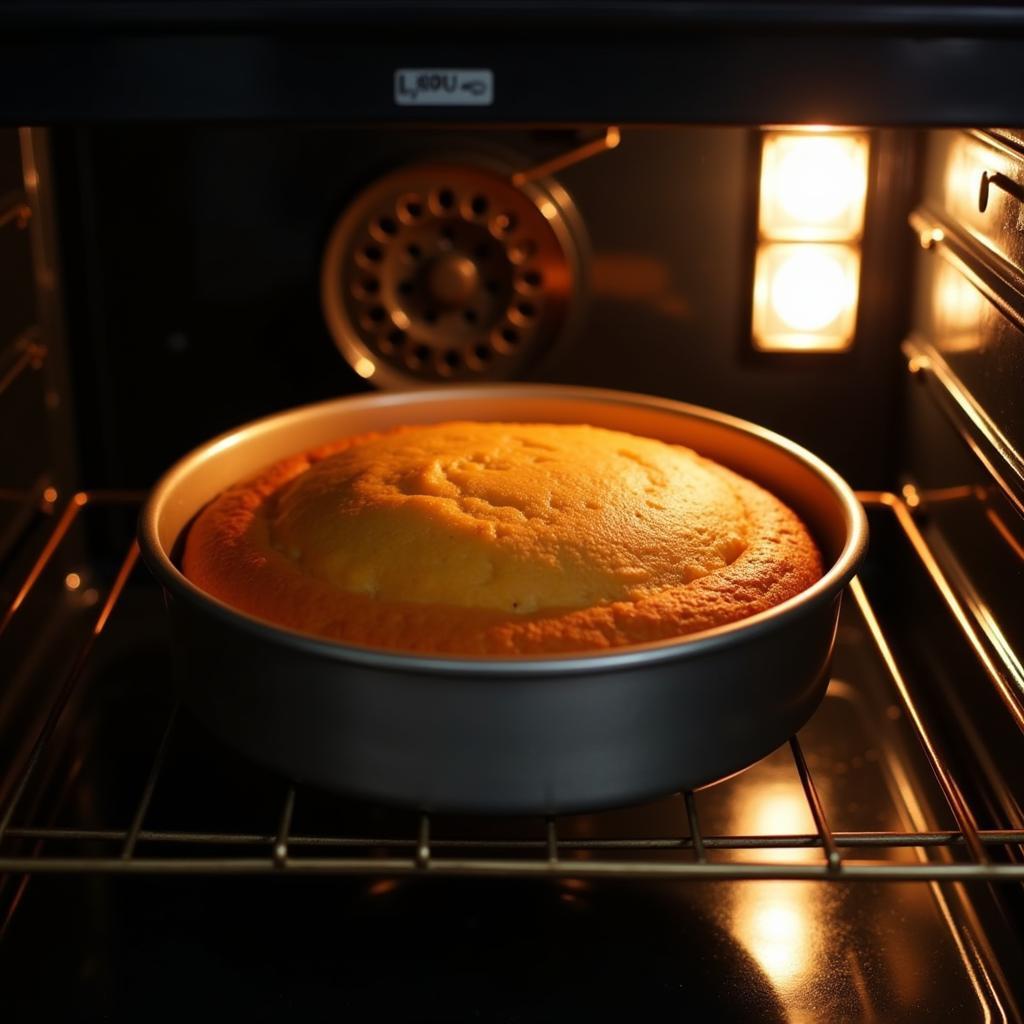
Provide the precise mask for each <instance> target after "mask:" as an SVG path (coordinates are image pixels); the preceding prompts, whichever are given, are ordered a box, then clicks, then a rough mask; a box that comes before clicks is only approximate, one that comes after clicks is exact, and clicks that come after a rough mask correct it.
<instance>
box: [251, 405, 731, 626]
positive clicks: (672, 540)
mask: <svg viewBox="0 0 1024 1024" xmlns="http://www.w3.org/2000/svg"><path fill="white" fill-rule="evenodd" d="M275 497H276V500H275V501H274V504H273V508H272V509H268V526H269V537H270V542H271V544H272V545H273V547H274V548H276V549H277V550H278V551H279V552H280V553H281V554H283V555H284V556H286V557H287V558H289V559H290V560H292V561H293V562H294V563H295V564H296V566H297V567H300V568H301V569H302V570H303V571H304V572H306V573H308V574H309V575H310V576H313V577H316V578H318V579H321V580H323V581H325V582H328V583H330V584H332V585H334V586H336V587H338V588H340V589H342V590H345V591H348V592H350V593H358V594H364V595H368V596H371V597H374V598H377V599H380V600H383V601H401V602H408V601H412V602H430V603H435V604H443V605H453V606H459V607H471V608H488V609H494V610H502V611H505V612H509V613H516V614H529V613H533V612H538V611H543V610H547V609H556V608H559V609H574V608H587V607H590V606H592V605H595V604H601V603H604V602H611V601H622V600H632V599H635V598H637V597H639V596H641V595H644V594H648V593H653V592H656V591H658V590H662V589H664V588H667V587H673V586H677V585H680V584H686V583H691V582H693V581H694V580H697V579H699V578H701V577H702V576H705V575H707V574H709V573H713V572H715V571H717V570H719V569H722V568H724V567H725V566H727V565H729V564H731V563H732V562H733V561H734V560H735V559H736V558H737V557H738V556H739V555H740V554H741V553H742V551H743V550H744V548H745V546H746V542H747V529H748V522H747V516H746V511H745V508H744V505H743V503H742V501H741V500H740V499H739V497H738V495H737V494H736V486H735V478H733V477H731V476H728V475H726V474H725V473H723V472H722V469H721V467H719V466H717V465H716V464H715V463H712V462H709V461H707V460H705V459H703V458H701V457H700V456H698V455H696V454H695V453H694V452H692V451H690V450H689V449H686V448H681V447H677V446H673V445H668V444H665V443H664V442H661V441H655V440H651V439H649V438H642V437H635V436H633V435H630V434H625V433H621V432H619V431H614V430H605V429H601V428H598V427H590V426H574V425H558V426H551V425H545V424H514V423H442V424H438V425H433V426H424V427H417V428H411V429H402V430H398V431H392V432H390V433H387V434H381V435H378V436H375V437H371V438H369V439H368V440H366V441H364V442H363V443H361V444H358V445H354V446H352V447H348V448H346V449H344V450H342V451H340V452H338V453H337V454H334V455H330V456H328V457H326V458H323V459H321V460H319V461H317V462H315V463H313V464H312V465H311V466H310V468H309V469H308V470H307V471H306V472H304V473H301V474H300V475H299V476H298V477H296V478H295V479H294V480H293V481H292V482H291V483H289V484H287V485H286V486H285V487H283V488H282V489H281V490H280V491H279V492H278V493H277V495H276V496H275Z"/></svg>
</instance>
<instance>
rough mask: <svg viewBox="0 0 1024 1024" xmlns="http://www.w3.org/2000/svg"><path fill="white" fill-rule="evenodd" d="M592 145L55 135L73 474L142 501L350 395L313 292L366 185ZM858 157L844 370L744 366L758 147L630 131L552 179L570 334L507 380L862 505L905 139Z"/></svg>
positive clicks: (809, 363)
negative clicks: (76, 411)
mask: <svg viewBox="0 0 1024 1024" xmlns="http://www.w3.org/2000/svg"><path fill="white" fill-rule="evenodd" d="M601 131H603V129H600V128H596V127H595V128H587V129H579V130H564V131H555V130H546V131H542V132H540V131H538V132H525V131H493V130H490V131H479V132H473V133H462V134H459V135H453V134H447V133H446V134H442V133H439V132H430V131H425V130H417V131H395V130H389V131H387V132H381V131H366V130H338V129H327V128H307V127H301V128H297V127H288V128H283V127H281V128H263V129H254V128H230V129H225V128H218V129H217V130H216V131H214V130H211V129H205V128H196V127H177V126H163V127H161V128H160V129H159V130H154V129H151V128H141V127H106V128H99V129H75V130H69V131H57V132H56V133H55V144H56V148H57V156H58V161H57V166H58V168H59V169H60V170H61V172H62V178H61V188H60V191H59V199H60V213H61V218H62V229H63V239H64V244H65V247H66V250H67V251H66V253H65V263H66V266H69V267H70V266H73V267H74V268H75V275H74V276H73V277H72V276H71V275H69V279H68V281H67V283H66V289H67V292H68V305H69V313H70V324H71V326H70V338H71V347H72V359H73V363H74V368H75V371H76V377H77V379H78V380H80V381H82V382H83V383H82V384H80V385H79V388H78V391H79V394H78V399H79V402H80V416H79V423H80V430H79V438H80V446H81V449H82V457H83V462H84V465H83V472H84V474H85V476H86V477H87V478H89V479H90V480H95V481H97V482H98V483H105V484H111V485H114V484H116V485H118V486H125V485H146V484H148V483H150V482H151V481H152V480H153V479H154V478H155V477H156V476H157V475H158V474H159V472H160V471H161V470H162V469H163V468H164V467H165V466H166V465H167V464H168V463H169V462H170V461H172V460H173V459H174V458H175V457H177V456H178V455H180V454H182V453H183V452H185V451H187V450H188V449H189V448H190V447H191V446H193V445H194V444H196V443H198V442H200V441H202V440H203V439H205V438H207V437H209V436H211V435H213V434H216V433H217V432H219V431H222V430H225V429H227V428H228V427H230V426H233V425H235V424H237V423H239V422H242V421H245V420H247V419H250V418H253V417H255V416H259V415H262V414H264V413H268V412H271V411H274V410H277V409H281V408H285V407H287V406H290V405H295V404H298V403H303V402H310V401H316V400H319V399H323V398H328V397H333V396H337V395H340V394H347V393H351V392H355V391H361V390H365V389H367V388H368V387H369V386H370V385H369V384H368V383H367V382H366V381H365V380H363V379H362V378H361V377H360V376H359V374H357V373H356V372H355V371H354V370H353V369H352V368H351V367H350V365H349V364H348V363H347V362H346V360H345V359H344V358H343V357H342V355H341V354H340V353H339V351H338V348H337V347H336V345H335V340H334V338H333V337H332V334H331V331H330V330H329V328H328V325H327V323H326V322H325V319H324V315H323V312H322V308H321V297H320V275H321V263H322V259H323V254H324V248H325V245H326V244H327V241H328V238H329V237H330V233H331V230H332V228H333V227H334V225H335V223H336V222H337V220H338V218H339V217H340V216H341V215H342V214H343V212H344V211H345V210H346V208H347V207H348V206H349V204H350V203H351V201H352V200H353V199H354V198H355V197H356V196H358V195H359V194H360V193H361V192H362V191H363V190H364V189H365V188H367V187H368V186H370V185H371V184H372V183H374V182H375V181H377V180H378V179H379V178H380V177H381V176H382V175H385V174H387V173H389V172H391V171H393V170H394V169H396V168H398V167H401V166H403V165H406V164H410V163H416V162H421V161H424V160H429V159H436V158H437V157H438V155H439V154H440V155H448V154H452V153H459V154H473V155H475V156H478V158H479V159H481V160H483V161H489V162H495V161H497V162H499V163H503V164H507V165H509V166H518V167H534V166H537V165H543V164H544V163H545V162H546V161H550V160H553V159H555V158H557V157H558V156H559V155H561V154H564V153H565V152H567V151H571V150H573V149H575V148H576V147H578V146H580V145H581V144H582V143H585V142H587V141H588V140H591V139H593V138H595V137H596V136H599V135H600V133H601ZM872 144H873V159H872V180H871V182H870V185H869V192H868V212H867V225H866V230H865V237H864V244H863V275H862V280H861V295H860V308H859V314H858V323H857V331H856V337H855V341H854V345H853V347H852V348H851V350H850V351H849V352H846V353H836V354H821V355H818V354H807V355H805V354H784V355H775V354H770V355H769V354H760V353H756V354H755V353H753V352H752V349H751V344H750V319H751V290H752V277H753V259H754V248H755V229H754V218H755V213H756V190H757V163H756V153H757V148H758V133H756V132H753V131H751V130H749V129H745V128H744V129H740V128H650V129H626V130H623V132H622V138H621V143H620V144H619V145H618V146H617V148H614V149H611V150H608V151H605V152H600V153H598V154H596V155H594V156H592V157H590V158H589V159H586V160H583V161H581V162H579V163H576V164H575V165H573V166H570V167H567V168H565V169H563V170H560V171H558V172H557V173H555V174H554V176H553V180H554V182H555V183H556V184H557V185H559V186H561V187H562V188H564V190H565V192H566V195H567V196H568V198H569V200H570V201H571V204H572V207H573V208H574V210H575V214H576V215H577V216H578V226H577V230H576V232H575V237H576V241H577V242H578V246H577V248H578V250H579V258H580V262H579V275H578V276H579V286H578V291H579V295H578V297H577V298H578V302H577V306H576V312H577V313H578V316H577V317H576V322H575V323H574V324H573V325H572V327H571V329H570V330H568V331H566V332H562V333H561V335H560V336H559V337H556V338H555V339H554V340H552V341H551V343H550V345H549V346H548V347H547V348H543V347H542V348H541V349H540V350H539V351H538V354H537V357H536V358H534V359H532V360H529V361H527V362H526V363H525V364H524V365H522V366H517V367H516V369H515V373H514V375H513V376H514V377H515V378H517V379H531V380H548V381H553V382H559V383H565V382H569V383H576V384H581V385H594V386H604V387H616V388H622V389H627V390H636V391H642V392H648V393H654V394H660V395H665V396H668V397H672V398H676V399H681V400H685V401H690V402H694V403H697V404H703V405H708V406H711V407H713V408H718V409H722V410H725V411H728V412H732V413H735V414H737V415H741V416H744V417H747V418H749V419H752V420H754V421H757V422H759V423H763V424H765V425H767V426H769V427H773V428H775V429H777V430H778V431H780V432H781V433H783V434H786V435H788V436H791V437H793V438H794V439H796V440H797V441H799V442H801V443H803V444H806V445H807V446H808V447H809V448H811V450H813V451H815V452H817V453H819V454H820V455H822V456H823V457H824V458H825V459H826V460H828V461H830V462H832V463H833V464H834V465H835V466H836V467H837V468H838V469H839V470H840V472H842V473H844V474H845V475H846V476H847V477H848V478H849V479H851V481H852V482H853V483H854V484H856V485H860V486H881V485H882V483H883V482H884V478H885V476H886V473H887V471H888V470H890V469H891V468H892V466H891V465H890V464H889V459H890V458H891V457H892V452H893V447H894V446H893V445H891V444H890V443H889V440H890V430H891V429H892V427H893V423H894V418H895V412H896V409H895V405H896V394H895V392H896V387H895V377H896V374H895V372H894V370H895V368H896V366H897V365H898V364H897V360H898V354H897V352H898V343H899V340H900V338H901V336H902V332H903V319H902V318H903V311H904V309H905V306H906V302H905V294H904V288H905V264H906V262H907V261H908V259H909V256H908V242H907V239H906V235H907V234H908V233H907V232H906V230H905V227H904V226H903V225H904V224H905V215H906V212H907V209H908V208H909V204H910V194H911V188H912V185H913V161H912V160H911V159H909V155H910V154H911V152H912V148H913V137H912V136H911V135H909V134H907V133H896V132H885V131H875V132H873V133H872ZM86 382H88V383H86ZM90 385H91V386H90Z"/></svg>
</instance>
